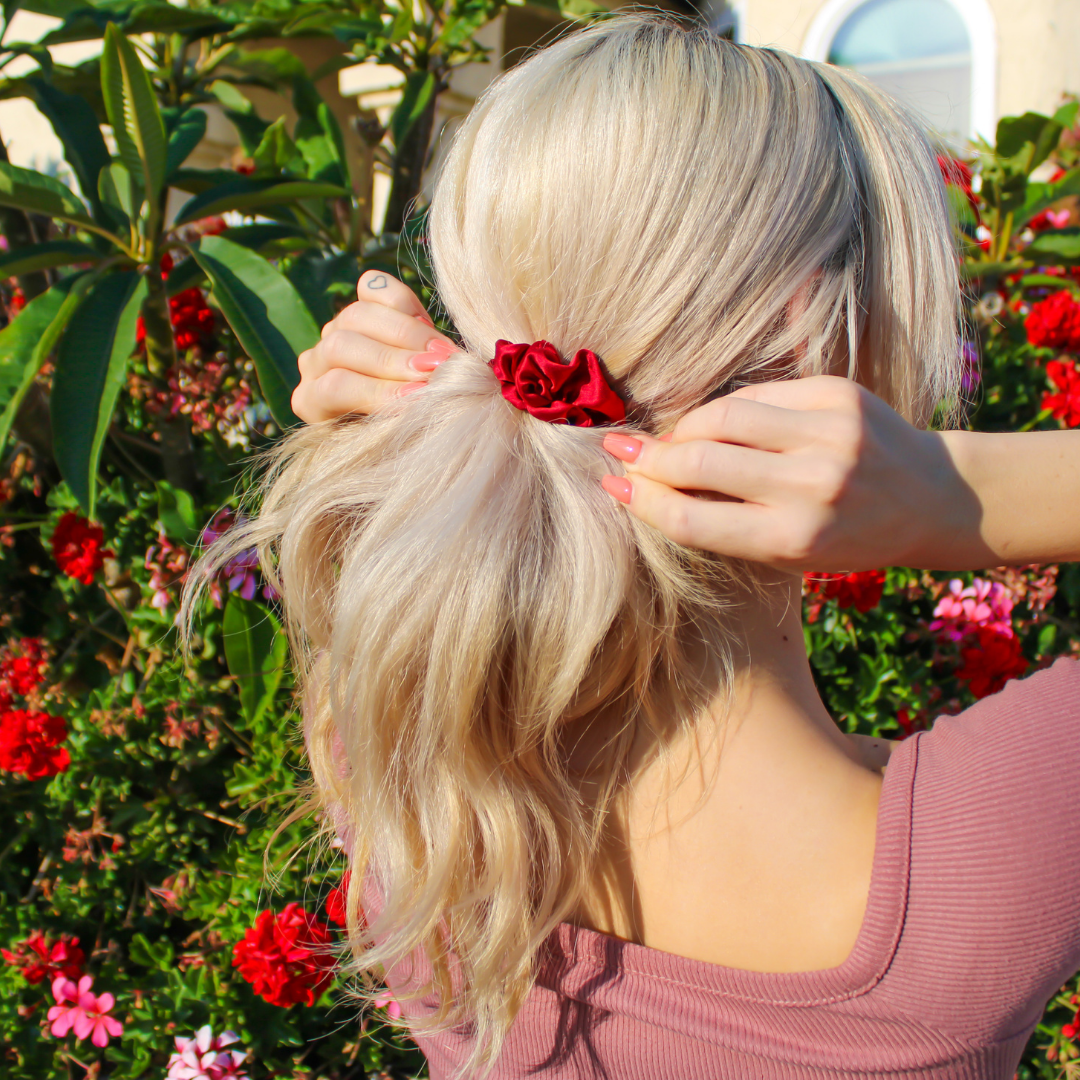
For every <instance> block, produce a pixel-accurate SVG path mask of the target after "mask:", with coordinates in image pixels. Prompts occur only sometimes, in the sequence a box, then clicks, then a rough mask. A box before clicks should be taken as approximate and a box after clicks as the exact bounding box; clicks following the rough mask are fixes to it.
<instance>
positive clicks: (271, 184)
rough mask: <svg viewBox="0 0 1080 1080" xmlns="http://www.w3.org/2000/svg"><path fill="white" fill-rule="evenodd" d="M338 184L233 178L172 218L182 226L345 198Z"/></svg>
mask: <svg viewBox="0 0 1080 1080" xmlns="http://www.w3.org/2000/svg"><path fill="white" fill-rule="evenodd" d="M347 194H348V192H347V191H346V190H345V189H344V188H343V187H341V186H340V185H338V184H323V183H315V182H313V181H311V180H277V179H265V180H256V179H251V178H249V177H246V176H237V177H235V178H234V179H232V180H230V181H229V182H228V183H225V184H221V185H220V186H218V187H214V188H211V189H210V190H209V191H204V192H203V193H202V194H201V195H196V196H195V197H194V198H193V199H189V200H188V202H186V203H185V204H184V205H183V206H182V207H180V213H179V214H177V216H176V224H177V225H183V224H185V223H186V222H189V221H197V220H198V219H199V218H203V217H211V216H213V215H214V214H224V213H226V212H227V211H229V210H246V211H254V210H256V209H258V208H260V207H262V208H265V207H269V206H274V205H277V204H280V203H286V202H291V201H294V200H296V199H325V198H337V197H339V196H342V195H347Z"/></svg>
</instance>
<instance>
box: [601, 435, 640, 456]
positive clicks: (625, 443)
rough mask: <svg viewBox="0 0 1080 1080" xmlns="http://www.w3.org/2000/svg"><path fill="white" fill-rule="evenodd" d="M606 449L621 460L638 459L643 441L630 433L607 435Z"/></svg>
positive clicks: (605, 437) (605, 439)
mask: <svg viewBox="0 0 1080 1080" xmlns="http://www.w3.org/2000/svg"><path fill="white" fill-rule="evenodd" d="M604 449H605V450H606V451H607V452H608V453H609V454H610V455H611V456H612V457H617V458H618V459H619V460H620V461H637V458H638V454H640V453H641V442H640V440H638V439H632V438H630V436H629V435H605V436H604Z"/></svg>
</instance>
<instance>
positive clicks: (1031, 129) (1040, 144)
mask: <svg viewBox="0 0 1080 1080" xmlns="http://www.w3.org/2000/svg"><path fill="white" fill-rule="evenodd" d="M1062 130H1063V128H1062V126H1061V124H1059V123H1058V122H1057V121H1056V120H1052V119H1051V118H1050V117H1049V116H1043V114H1042V113H1037V112H1026V113H1024V115H1023V116H1003V117H1002V118H1001V119H1000V120H999V121H998V126H997V146H996V151H997V154H998V156H999V157H1002V158H1012V159H1018V160H1016V165H1017V167H1018V168H1019V169H1020V171H1021V172H1023V173H1025V174H1027V173H1030V172H1031V170H1032V169H1034V168H1035V167H1036V166H1038V165H1040V164H1041V163H1042V162H1044V161H1045V160H1046V159H1047V158H1048V157H1049V156H1050V154H1051V152H1052V151H1053V149H1054V147H1055V146H1057V144H1058V139H1060V138H1061V132H1062Z"/></svg>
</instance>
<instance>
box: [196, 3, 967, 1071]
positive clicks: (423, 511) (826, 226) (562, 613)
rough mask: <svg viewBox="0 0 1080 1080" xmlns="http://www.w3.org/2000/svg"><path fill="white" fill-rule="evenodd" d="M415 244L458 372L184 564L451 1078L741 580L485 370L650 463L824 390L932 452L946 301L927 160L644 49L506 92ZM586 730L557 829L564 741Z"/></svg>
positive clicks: (792, 66) (934, 173)
mask: <svg viewBox="0 0 1080 1080" xmlns="http://www.w3.org/2000/svg"><path fill="white" fill-rule="evenodd" d="M429 220H430V230H429V236H430V253H431V258H432V263H433V266H434V269H435V274H436V278H437V284H438V289H439V296H440V298H441V301H442V303H443V304H444V305H445V307H446V310H447V312H448V313H449V315H450V316H451V318H452V319H453V323H454V325H455V326H456V327H457V330H458V331H459V333H460V336H461V341H462V347H463V349H464V354H463V355H458V356H454V357H453V358H452V359H451V360H450V361H449V362H447V363H446V364H444V365H443V366H442V367H441V368H439V369H438V370H437V371H435V372H434V374H433V375H432V377H431V380H430V383H429V384H428V385H427V386H426V387H425V388H424V389H422V390H420V391H418V392H416V393H414V394H411V395H409V396H408V397H407V398H403V399H401V401H400V402H399V403H398V404H396V405H394V406H392V407H389V408H386V409H384V410H382V411H381V412H380V413H379V414H378V415H375V416H371V417H365V418H357V417H346V418H342V419H341V420H338V421H334V422H331V423H326V424H321V425H315V426H311V427H308V428H304V429H301V430H299V431H296V432H295V433H293V434H291V435H289V437H288V438H286V439H284V440H283V441H282V442H281V444H280V445H279V446H278V447H277V448H276V450H275V452H274V454H273V460H272V465H271V467H270V469H269V470H268V472H267V474H266V476H265V479H264V481H263V484H262V486H261V505H260V506H259V507H258V512H257V514H256V515H255V516H254V517H253V518H252V520H251V521H250V522H248V523H247V524H246V525H244V526H243V527H242V528H240V529H239V530H236V531H235V532H234V533H233V534H230V535H229V537H228V538H227V539H226V540H225V541H224V542H222V543H221V544H219V545H217V546H216V547H215V549H214V551H213V552H211V553H210V554H209V555H208V556H204V559H203V562H202V564H201V566H202V569H203V571H204V572H206V573H209V572H212V571H213V570H214V568H215V567H219V566H220V565H221V564H222V563H223V562H224V561H225V560H227V559H228V558H229V557H230V556H231V555H233V554H235V553H236V552H237V551H238V550H240V549H241V548H243V547H245V546H247V545H250V544H252V543H255V544H257V545H258V548H259V553H260V558H261V559H262V563H263V567H264V568H265V570H266V572H267V574H268V577H269V579H270V581H271V582H272V584H273V586H274V588H275V589H277V591H278V592H279V593H280V595H281V598H282V606H283V609H284V612H285V616H286V620H287V624H288V627H289V632H290V635H291V641H292V644H293V649H294V655H295V662H296V665H297V668H298V670H299V673H300V676H301V685H302V688H303V693H304V696H305V701H304V706H305V714H306V716H307V718H308V720H307V724H308V745H309V755H310V761H311V766H312V770H313V775H314V778H315V781H316V784H317V786H318V788H319V790H320V792H321V794H322V796H323V798H324V799H325V800H326V802H327V804H332V805H334V806H336V807H337V808H338V812H339V814H340V815H341V818H342V819H343V821H344V822H345V823H346V831H347V833H348V835H349V837H350V842H351V851H350V856H349V857H350V865H351V868H352V887H351V896H350V904H349V908H350V921H349V933H350V936H351V940H352V941H353V942H354V944H355V967H356V969H357V970H358V971H360V972H361V973H377V972H378V971H379V970H380V967H386V968H389V967H391V966H393V965H394V964H395V963H397V962H398V961H400V960H402V959H403V958H405V957H407V956H409V955H410V954H413V953H414V951H416V950H422V952H423V953H424V954H426V957H427V959H428V960H429V961H430V963H431V965H432V968H433V972H434V975H433V981H432V983H431V985H429V986H428V987H425V988H421V989H420V990H419V991H418V992H417V996H418V997H419V996H420V995H421V994H422V993H423V992H424V991H425V990H426V991H429V992H430V991H432V990H433V991H434V992H435V993H436V995H437V998H438V1009H437V1010H436V1011H435V1012H434V1014H433V1015H432V1017H431V1018H430V1020H429V1021H427V1026H429V1027H443V1026H447V1025H454V1024H459V1023H462V1022H467V1023H468V1024H469V1025H470V1027H471V1030H472V1031H473V1033H474V1035H475V1050H474V1053H473V1057H472V1059H471V1061H470V1063H469V1065H470V1068H476V1067H480V1066H483V1065H485V1064H487V1065H490V1064H491V1063H492V1062H493V1061H494V1060H495V1058H496V1057H497V1055H498V1053H499V1050H500V1047H501V1045H502V1042H503V1039H504V1037H505V1035H506V1033H507V1030H508V1028H509V1026H510V1024H511V1022H512V1020H513V1018H514V1016H515V1014H516V1012H517V1011H518V1009H519V1007H520V1006H521V1004H522V1001H523V1000H524V998H525V996H526V994H527V993H528V992H529V989H530V987H531V986H532V982H533V978H534V973H535V967H536V960H537V954H538V950H539V947H540V945H541V943H542V942H543V941H544V939H545V938H546V937H547V936H548V935H549V934H550V932H551V931H552V930H553V929H554V928H555V926H556V925H557V924H558V923H559V922H561V921H563V920H564V919H566V918H567V917H568V916H569V914H570V913H572V912H573V910H574V909H575V906H576V905H577V904H578V903H579V901H580V900H581V898H582V897H583V896H584V895H585V893H586V891H587V889H588V888H589V885H590V881H591V879H592V876H593V875H594V874H596V873H598V872H599V870H598V866H599V859H598V852H599V850H600V846H601V842H602V835H603V831H604V823H605V819H606V815H607V814H608V812H609V810H610V809H611V807H612V805H613V801H614V799H615V798H616V795H617V793H618V791H619V790H620V788H621V787H622V786H624V785H625V784H626V783H628V782H630V781H631V780H632V777H631V776H629V775H628V773H629V769H628V761H629V751H630V746H631V743H632V742H633V740H634V739H635V737H637V736H639V735H641V734H642V733H643V732H644V733H646V734H648V735H649V737H651V738H654V739H655V740H656V741H657V742H658V743H660V744H662V743H664V741H665V740H667V739H669V738H670V736H671V734H672V732H673V731H675V730H678V729H680V728H684V727H686V726H688V725H692V724H693V722H694V720H695V717H696V716H697V715H699V713H700V710H701V709H702V708H704V707H705V706H706V705H707V704H708V703H709V702H710V701H715V700H721V701H722V700H723V699H724V695H725V693H727V692H728V691H729V689H730V685H731V678H732V661H731V655H732V654H731V649H730V647H729V644H728V643H729V641H730V637H729V636H728V633H729V631H728V627H729V624H730V622H731V620H730V617H729V615H728V613H727V612H728V604H729V601H730V599H731V589H732V587H733V586H734V585H736V584H738V583H739V582H744V581H746V580H749V579H751V578H752V576H753V574H752V568H750V567H748V566H746V565H745V564H743V565H739V564H733V563H731V562H730V561H727V560H723V559H718V558H713V557H708V556H704V555H702V554H700V553H694V552H690V551H687V550H685V549H682V548H679V547H677V546H676V545H674V544H673V543H671V542H669V541H667V540H666V539H665V538H664V537H663V536H660V535H659V534H657V533H656V532H654V531H652V530H650V529H649V528H647V527H646V526H644V525H642V524H641V523H640V522H639V521H638V520H637V519H635V518H634V517H633V516H632V515H630V514H628V513H627V512H626V511H625V510H624V508H623V507H621V506H619V505H618V504H617V503H616V502H615V501H614V500H612V499H611V498H610V497H609V496H608V495H607V494H606V493H605V492H604V491H603V490H602V489H601V487H600V485H599V482H598V481H599V478H600V477H601V476H602V475H603V474H604V473H605V472H610V471H613V470H615V469H616V468H617V465H616V463H615V462H614V460H613V459H611V458H610V457H608V456H607V455H606V454H605V453H604V451H603V450H602V447H601V438H602V436H603V434H604V431H603V430H602V429H585V428H577V427H570V426H565V425H553V424H549V423H544V422H542V421H540V420H537V419H535V418H534V417H532V416H529V415H528V414H526V413H525V412H521V411H519V410H517V409H515V408H514V407H512V406H511V405H510V404H509V403H508V402H507V401H505V400H504V399H503V398H502V397H501V396H500V393H499V387H498V384H497V382H496V380H495V378H494V376H493V374H492V372H491V370H490V368H489V366H488V364H487V363H486V362H485V360H486V359H487V358H489V357H491V356H492V354H493V351H494V346H495V341H496V339H498V338H506V339H509V340H511V341H515V342H531V341H534V340H538V339H545V340H547V341H550V342H552V343H553V344H554V345H555V346H556V347H557V348H558V349H559V351H560V353H561V354H562V355H563V356H567V357H569V356H571V355H572V354H573V353H574V352H575V351H576V350H578V349H580V348H590V349H592V350H594V351H595V352H597V353H598V355H599V356H600V357H601V358H602V360H603V363H604V365H605V367H606V369H607V371H608V373H609V374H610V375H611V377H612V379H613V382H614V384H615V385H616V386H617V387H618V389H619V390H620V392H621V394H622V396H623V397H624V399H625V400H626V401H627V402H628V404H629V409H630V420H631V423H632V424H633V425H636V426H637V427H639V428H641V429H643V430H648V431H651V432H654V433H658V432H661V431H664V430H667V429H669V428H670V427H672V426H673V425H674V423H675V421H676V419H677V418H678V417H679V416H680V415H681V414H682V413H684V412H685V411H687V410H688V409H690V408H692V407H694V406H697V405H699V404H701V403H702V402H703V401H705V400H706V399H708V398H709V397H710V395H715V394H717V393H720V392H724V391H727V390H731V389H733V388H735V387H737V386H739V385H743V384H745V383H748V382H753V381H759V380H763V379H774V378H783V377H792V376H796V375H802V374H810V373H824V372H829V371H833V372H835V371H837V370H846V371H847V373H848V374H849V375H850V376H851V377H857V378H858V379H859V380H860V381H862V382H864V383H865V384H866V385H867V386H869V387H870V388H871V389H873V390H875V391H876V392H877V393H878V394H880V395H881V396H882V397H883V398H885V400H886V401H888V402H889V403H890V404H892V405H893V406H894V407H895V408H896V409H898V410H899V411H900V412H901V413H902V414H903V415H904V416H906V417H908V418H909V419H910V420H912V421H913V422H914V423H916V424H920V425H924V424H926V423H928V422H929V420H930V417H931V414H932V413H933V410H934V408H935V406H936V405H938V404H939V403H941V402H945V403H946V405H948V404H949V403H953V404H955V402H956V400H957V386H958V380H959V349H958V336H957V335H958V325H959V324H958V311H959V289H958V282H957V273H956V256H955V252H954V247H953V241H952V237H951V232H950V226H949V219H948V212H947V208H946V200H945V195H944V189H943V186H942V181H941V177H940V174H939V170H938V166H937V164H936V161H935V156H934V153H933V152H932V150H931V149H930V147H929V145H928V143H927V141H926V139H925V137H924V135H923V134H922V132H921V130H920V129H919V126H918V125H917V123H915V122H913V120H912V119H911V118H910V117H909V116H908V115H907V114H906V113H905V112H904V111H903V109H902V108H901V107H900V106H898V105H897V104H896V103H894V102H892V101H891V100H889V99H888V98H887V97H885V96H884V95H882V94H881V93H880V92H879V91H877V90H876V89H875V88H874V87H872V86H871V85H869V84H868V83H867V82H865V81H863V80H862V79H860V78H859V77H857V76H855V75H853V74H851V73H848V72H844V71H841V70H839V69H837V68H833V67H828V66H824V65H820V64H814V63H810V62H808V61H806V60H801V59H798V58H796V57H794V56H789V55H787V54H785V53H782V52H778V51H773V50H769V49H755V48H750V47H747V46H742V45H737V44H733V43H731V42H730V41H727V40H723V39H721V38H719V37H717V36H715V35H713V34H712V33H710V32H709V31H707V30H706V29H703V28H696V27H691V28H687V27H685V26H682V25H680V24H678V23H676V22H673V21H671V20H668V19H663V18H659V17H656V16H648V15H636V16H628V17H618V18H613V19H611V20H608V21H604V22H602V23H599V24H596V25H594V26H592V27H590V28H587V29H584V30H582V31H581V32H579V33H576V34H573V35H570V36H567V37H564V38H563V39H561V40H559V41H558V42H556V43H555V44H553V45H551V46H550V47H549V48H546V49H544V50H543V51H541V52H538V53H537V54H535V55H534V56H533V57H531V58H530V59H529V60H527V61H526V62H524V63H522V64H520V65H518V66H517V67H514V68H513V69H512V70H510V71H508V72H507V73H505V74H504V75H502V76H501V77H500V78H499V79H498V80H497V81H496V82H495V83H494V84H493V85H492V86H491V88H490V89H489V90H488V91H487V92H486V93H485V94H484V95H483V97H482V98H481V99H480V100H479V101H478V102H477V104H476V106H475V107H474V109H473V110H472V112H471V113H470V114H469V116H468V118H467V119H466V121H465V123H464V125H463V126H462V128H461V130H460V132H459V133H458V135H457V136H456V140H455V142H454V144H453V146H452V148H451V150H450V153H449V155H448V157H447V159H446V162H445V165H444V167H443V169H442V173H441V175H440V177H439V179H438V182H437V185H436V189H435V193H434V197H433V201H432V204H431V208H430V216H429ZM816 271H817V272H818V273H817V274H816V276H814V274H815V272H816ZM808 279H809V280H810V285H809V287H808V290H807V291H806V293H805V303H802V304H800V305H798V306H797V308H796V307H793V306H792V305H790V301H791V300H792V299H793V297H795V295H796V294H797V293H798V291H799V289H800V286H803V285H804V283H806V282H807V281H808ZM804 345H805V348H803V346H804ZM193 578H194V579H195V580H197V575H193ZM191 599H192V598H191V596H190V595H189V597H188V605H189V610H190V605H191ZM694 640H697V641H699V642H700V641H707V642H708V643H709V646H710V652H709V659H708V660H707V661H705V662H702V661H701V660H700V650H691V649H690V648H689V647H688V646H689V645H690V644H692V643H693V641H694ZM692 657H694V658H696V659H693V658H692ZM600 716H603V717H604V719H605V723H606V724H610V725H611V734H610V737H609V739H608V741H607V743H606V745H605V749H604V752H603V753H602V754H601V755H600V756H598V757H597V758H596V759H595V760H594V761H593V766H592V769H591V773H590V776H591V779H592V780H593V781H594V782H595V783H596V785H597V786H596V790H597V791H598V792H599V794H598V795H596V796H595V797H590V798H584V797H583V795H582V787H581V783H580V777H578V776H575V775H573V773H572V772H571V770H570V767H569V765H568V746H567V737H566V732H567V731H568V730H569V729H570V728H569V724H570V722H571V721H581V722H584V723H588V722H589V721H591V720H592V719H594V718H596V717H600ZM605 730H606V729H605ZM336 735H340V739H341V740H342V742H343V744H344V752H345V755H346V757H347V763H348V767H347V769H342V768H341V767H340V763H339V762H338V761H337V760H336V759H335V753H334V740H335V737H336ZM365 880H367V881H369V882H374V883H375V884H376V885H377V889H378V894H379V896H380V899H381V901H382V908H381V912H380V913H379V914H378V917H377V918H375V919H374V920H373V921H372V923H371V925H369V926H367V927H366V928H364V927H362V926H360V925H358V922H357V917H356V915H357V905H358V902H359V899H360V896H361V892H360V890H361V888H362V883H363V882H364V881H365Z"/></svg>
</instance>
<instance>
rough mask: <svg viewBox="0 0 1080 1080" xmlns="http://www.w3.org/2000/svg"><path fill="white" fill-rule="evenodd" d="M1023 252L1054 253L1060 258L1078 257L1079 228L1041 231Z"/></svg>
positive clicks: (1079, 254)
mask: <svg viewBox="0 0 1080 1080" xmlns="http://www.w3.org/2000/svg"><path fill="white" fill-rule="evenodd" d="M1025 254H1029V255H1040V256H1043V255H1056V256H1058V257H1059V258H1062V259H1080V229H1078V228H1071V229H1055V230H1053V231H1052V232H1042V233H1039V235H1038V236H1036V237H1035V239H1034V240H1032V241H1031V243H1030V244H1028V246H1027V248H1026V249H1025Z"/></svg>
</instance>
